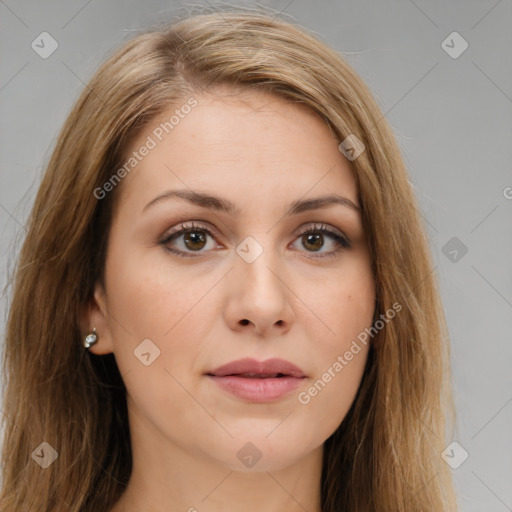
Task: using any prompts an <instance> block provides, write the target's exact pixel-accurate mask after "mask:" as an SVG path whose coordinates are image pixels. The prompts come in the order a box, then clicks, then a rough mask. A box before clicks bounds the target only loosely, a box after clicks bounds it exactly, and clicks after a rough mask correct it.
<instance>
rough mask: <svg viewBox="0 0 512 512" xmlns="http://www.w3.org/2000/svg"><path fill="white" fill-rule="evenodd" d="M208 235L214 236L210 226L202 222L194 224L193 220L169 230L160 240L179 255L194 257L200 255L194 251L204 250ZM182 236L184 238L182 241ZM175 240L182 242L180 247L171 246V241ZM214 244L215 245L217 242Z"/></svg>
mask: <svg viewBox="0 0 512 512" xmlns="http://www.w3.org/2000/svg"><path fill="white" fill-rule="evenodd" d="M180 228H181V229H180ZM208 237H211V238H212V239H213V237H214V235H213V234H212V232H211V230H210V229H209V228H208V227H206V226H204V225H202V224H194V223H193V222H190V223H188V224H185V223H181V224H180V225H179V227H176V228H173V229H172V230H171V231H170V232H168V233H167V234H166V235H165V237H164V239H163V240H161V241H160V244H161V245H163V246H164V247H165V248H166V249H167V250H168V251H170V252H172V253H174V254H177V255H178V256H183V257H192V258H193V257H196V256H199V254H197V255H196V254H193V253H194V252H196V253H200V252H204V251H203V249H204V248H205V247H206V246H207V242H208ZM180 238H183V239H182V240H181V241H180ZM175 241H180V242H181V243H179V244H178V245H179V246H180V247H179V248H178V249H175V248H171V247H170V244H171V242H175ZM213 245H214V246H215V244H213ZM210 248H212V247H210Z"/></svg>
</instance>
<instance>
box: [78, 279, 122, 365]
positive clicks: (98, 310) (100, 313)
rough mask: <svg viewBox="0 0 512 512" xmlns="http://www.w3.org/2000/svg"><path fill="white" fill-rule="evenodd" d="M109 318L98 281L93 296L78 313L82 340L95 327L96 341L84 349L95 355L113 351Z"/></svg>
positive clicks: (101, 287)
mask: <svg viewBox="0 0 512 512" xmlns="http://www.w3.org/2000/svg"><path fill="white" fill-rule="evenodd" d="M110 320H111V319H110V316H109V314H108V310H107V301H106V295H105V290H104V289H103V286H102V285H101V284H100V283H96V285H95V287H94V294H93V297H92V298H91V299H90V300H89V302H88V303H87V304H85V305H84V306H83V308H82V312H81V314H80V331H81V334H82V340H83V338H85V336H86V335H87V334H88V333H89V332H91V331H92V329H93V328H94V327H95V328H96V335H97V336H98V341H97V342H96V343H95V344H94V345H92V346H91V347H90V348H89V349H84V350H89V352H92V353H93V354H96V355H103V354H110V353H111V352H113V351H114V344H113V343H112V332H111V328H110V324H111V322H110Z"/></svg>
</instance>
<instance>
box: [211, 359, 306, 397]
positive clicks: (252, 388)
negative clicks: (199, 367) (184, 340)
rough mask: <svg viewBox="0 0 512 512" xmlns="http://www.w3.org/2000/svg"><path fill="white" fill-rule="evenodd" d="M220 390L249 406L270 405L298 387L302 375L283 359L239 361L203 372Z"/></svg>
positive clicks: (303, 377) (303, 376) (302, 379)
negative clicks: (245, 402)
mask: <svg viewBox="0 0 512 512" xmlns="http://www.w3.org/2000/svg"><path fill="white" fill-rule="evenodd" d="M206 376H207V377H209V378H210V379H212V380H213V381H214V382H216V383H217V384H218V385H219V386H220V387H221V388H222V389H223V390H224V391H227V392H228V393H230V394H231V395H235V396H236V397H237V398H241V399H242V400H245V401H249V402H253V403H266V402H274V401H277V400H279V399H281V398H284V397H285V396H286V395H289V394H290V393H291V392H292V391H293V390H294V389H296V388H297V387H298V386H300V385H301V384H302V382H303V381H304V379H305V378H306V375H305V374H304V372H303V371H302V370H301V369H300V368H299V367H298V366H296V365H294V364H293V363H291V362H289V361H285V360H284V359H267V360H266V361H256V360H255V359H239V360H238V361H232V362H231V363H228V364H226V365H223V366H220V367H219V368H216V369H215V370H212V371H210V372H208V373H206Z"/></svg>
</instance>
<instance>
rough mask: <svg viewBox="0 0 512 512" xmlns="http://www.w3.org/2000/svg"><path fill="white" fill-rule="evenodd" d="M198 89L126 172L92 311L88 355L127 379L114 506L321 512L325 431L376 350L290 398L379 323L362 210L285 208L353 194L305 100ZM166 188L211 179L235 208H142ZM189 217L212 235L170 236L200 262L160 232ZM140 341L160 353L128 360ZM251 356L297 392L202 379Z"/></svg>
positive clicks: (332, 142)
mask: <svg viewBox="0 0 512 512" xmlns="http://www.w3.org/2000/svg"><path fill="white" fill-rule="evenodd" d="M196 99H197V100H198V105H197V106H196V107H195V108H194V109H192V111H191V113H190V114H188V115H187V116H185V118H184V119H181V120H180V122H179V125H177V126H175V128H174V129H173V131H172V132H171V133H170V134H169V135H167V136H165V138H164V139H163V140H162V141H161V142H159V143H158V145H157V146H156V147H155V148H154V149H152V150H151V151H150V152H149V154H148V155H147V156H146V157H144V159H143V160H142V161H141V162H140V163H139V164H138V165H137V167H136V170H134V171H132V172H131V173H130V174H129V175H127V176H126V177H125V178H124V179H123V181H122V183H121V184H120V185H119V186H120V187H121V189H120V190H119V191H118V192H120V195H119V196H118V203H117V205H116V210H115V214H114V218H113V221H112V225H111V229H110V233H109V246H108V251H107V258H106V268H105V286H104V287H102V286H101V285H100V284H97V286H96V289H95V294H94V300H93V301H92V302H91V304H90V305H89V307H88V310H87V313H86V315H85V317H84V319H83V325H84V329H85V330H89V329H91V328H92V327H93V326H94V327H96V330H97V332H98V336H99V341H98V343H97V344H96V345H94V346H93V347H91V349H90V350H91V352H93V353H95V354H107V353H110V352H113V353H114V354H115V358H116V361H117V364H118V366H119V369H120V372H121V375H122V376H123V380H124V382H125V384H126V388H127V403H128V411H129V421H130V431H131V436H132V439H131V442H132V451H133V471H132V476H131V479H130V482H129V485H128V487H127V489H126V491H125V493H124V494H123V496H122V497H121V498H120V500H119V501H118V502H117V503H116V505H115V506H114V508H113V509H112V510H113V511H114V512H122V511H124V512H135V511H139V512H140V511H141V510H152V511H153V512H163V511H166V512H169V511H171V512H172V511H187V510H188V511H190V512H191V511H194V510H197V511H200V512H206V511H212V512H213V511H221V510H222V511H235V510H237V511H239V510H245V511H249V512H252V511H254V512H256V511H258V512H259V511H261V510H265V511H267V512H272V511H282V510H287V511H291V512H294V511H299V510H300V511H303V510H304V509H305V510H308V511H311V512H314V511H320V476H321V464H322V455H323V443H324V441H325V440H326V439H327V438H328V437H329V436H330V435H331V434H332V433H333V432H334V431H335V430H336V428H337V427H338V426H339V424H340V423H341V421H342V420H343V418H344V417H345V415H346V413H347V411H348V409H349V408H350V405H351V404H352V402H353V400H354V397H355V394H356V392H357V389H358V387H359V384H360V381H361V377H362V374H363V370H364V365H365V362H366V358H367V353H368V349H369V347H368V346H364V345H363V346H362V349H361V351H360V352H359V353H358V354H357V355H355V356H354V357H353V359H352V360H351V361H350V362H349V363H348V364H347V365H346V366H345V367H344V368H343V370H342V371H341V372H339V373H335V377H333V378H331V380H330V382H329V383H327V384H326V385H325V387H324V388H323V389H322V390H321V392H318V393H317V395H316V396H314V397H311V400H310V401H309V403H307V404H303V403H300V401H299V400H298V394H299V393H300V392H304V391H305V390H308V388H310V387H311V386H312V384H313V383H314V382H315V381H317V380H318V379H319V378H321V376H322V374H323V373H324V372H325V371H326V370H327V369H328V368H329V367H332V365H333V363H334V362H335V361H336V360H337V358H338V356H340V355H343V354H344V353H345V352H346V351H347V350H348V349H349V348H350V345H351V343H352V341H353V340H355V339H356V337H357V335H358V334H359V333H360V332H361V331H363V330H364V328H365V327H369V326H370V325H371V323H372V318H373V313H374V304H375V283H374V277H373V275H372V271H371V263H370V255H369V250H368V245H367V241H366V234H365V231H364V228H363V224H362V218H361V213H360V211H357V210H354V209H351V208H349V207H346V206H343V205H331V206H328V207H324V208H318V209H315V210H311V211H305V212H302V213H299V214H297V215H293V216H290V217H285V216H284V215H285V212H286V210H287V207H288V205H289V204H290V203H291V202H293V201H296V200H300V199H307V198H315V197H319V196H322V195H326V194H332V193H333V192H335V193H337V194H339V195H341V196H344V197H346V198H348V199H350V200H351V201H352V202H353V203H355V204H356V205H358V189H357V184H356V181H355V178H354V175H353V171H352V169H351V167H350V163H349V162H348V160H346V159H345V157H344V156H343V155H342V154H341V153H340V151H339V149H338V144H339V141H337V140H336V138H335V137H334V136H333V135H332V133H331V132H330V130H329V129H328V127H327V125H326V124H325V122H324V121H323V120H322V119H321V118H320V117H319V116H318V115H317V114H315V113H314V112H312V111H310V110H309V109H308V108H307V107H305V106H303V105H299V104H296V103H291V102H288V101H286V100H283V99H281V98H279V97H277V96H273V95H269V94H267V93H262V92H252V91H246V92H243V93H240V92H237V93H236V94H235V93H234V92H231V93H230V92H228V91H226V90H224V91H223V90H221V89H219V90H217V91H216V92H215V94H209V95H198V96H196ZM173 112H174V109H171V110H170V111H169V113H166V114H165V115H163V116H162V118H161V119H157V120H155V121H154V123H152V124H151V126H149V127H148V128H147V129H146V130H144V131H143V132H142V133H141V134H140V136H139V137H138V138H137V139H136V140H135V141H134V143H133V146H132V147H131V149H130V150H129V151H128V153H131V151H135V150H137V149H138V148H140V147H141V146H142V145H143V144H144V142H145V141H146V138H147V136H148V135H151V133H152V130H153V129H154V128H155V127H156V126H158V124H159V123H160V122H161V121H162V120H163V119H168V118H169V117H170V115H171V114H172V113H173ZM171 189H187V190H190V189H191V190H194V191H200V192H207V193H209V194H212V195H215V196H219V197H222V198H225V199H227V200H229V201H231V202H233V203H235V205H236V206H237V207H238V208H240V210H241V211H240V213H239V214H237V215H231V214H229V213H226V212H219V211H215V210H213V209H212V208H207V207H201V206H198V205H194V204H191V203H189V202H188V201H186V200H185V199H181V198H173V199H166V200H161V201H157V202H156V203H155V204H153V205H152V206H150V207H148V208H147V209H146V210H144V211H143V209H144V207H145V205H146V204H148V203H149V202H150V201H152V200H153V199H154V198H155V197H157V196H158V195H160V194H162V193H163V192H164V191H167V190H171ZM190 221H194V222H195V224H198V223H200V224H203V225H206V227H208V228H212V230H215V231H214V232H213V236H210V235H208V234H207V233H205V231H204V229H202V228H199V229H198V230H197V231H196V237H197V234H199V235H201V234H202V235H203V236H204V237H205V238H204V240H205V241H204V242H203V243H201V242H197V238H196V240H195V241H194V240H192V243H191V241H190V239H187V237H186V235H178V236H177V238H176V239H174V240H173V241H171V242H169V243H168V244H167V247H171V248H174V249H177V250H180V249H181V250H182V251H186V252H187V254H192V257H180V256H178V255H176V254H173V253H171V252H169V251H168V250H166V248H165V246H164V245H162V244H160V243H159V242H160V241H161V239H162V238H163V237H164V235H165V234H166V232H168V231H169V229H171V228H172V227H174V226H177V227H179V223H180V222H185V223H186V224H187V225H188V224H189V223H190ZM322 223H323V224H325V225H326V226H328V227H332V228H333V229H335V230H338V231H340V232H341V233H342V234H343V235H344V236H345V237H346V238H348V239H349V241H350V244H351V246H350V248H343V247H339V246H338V245H337V243H336V241H335V240H334V239H333V238H331V236H330V235H329V234H323V235H324V236H323V238H322V233H321V232H320V237H319V241H317V242H315V241H313V242H312V243H311V242H310V243H309V244H308V241H307V239H306V240H305V239H304V238H305V237H303V236H302V234H301V232H299V229H303V231H307V230H308V229H311V230H315V224H316V227H318V226H319V224H322ZM198 232H199V233H198ZM314 233H317V234H318V230H316V231H314ZM248 236H251V237H253V238H254V239H255V240H256V241H257V242H258V244H259V245H260V246H261V248H262V249H263V252H262V254H261V255H260V256H259V257H258V258H256V260H255V261H253V262H252V263H248V262H246V261H245V260H244V259H243V258H242V257H240V256H239V254H238V253H237V252H236V249H237V246H239V244H241V242H242V241H243V240H244V239H245V238H246V237H248ZM187 240H188V241H187ZM315 248H317V250H315ZM194 249H195V250H196V252H194ZM336 250H337V251H338V252H336ZM198 251H199V252H198ZM326 253H332V254H333V256H332V257H323V258H322V257H321V255H322V254H326ZM194 255H195V257H194ZM145 339H150V340H151V343H153V344H154V346H156V347H158V349H159V350H160V355H159V357H157V358H156V359H154V360H153V362H152V363H151V364H149V365H147V366H146V365H144V364H142V362H141V361H140V359H139V358H137V357H136V356H135V355H134V350H135V351H136V349H137V347H138V346H139V345H140V343H141V342H142V341H143V340H145ZM146 343H147V342H146ZM150 347H153V345H150ZM147 351H148V350H146V352H147ZM149 351H150V353H152V354H153V355H154V354H155V349H154V348H150V349H149ZM150 357H153V356H150ZM243 357H252V358H255V359H257V360H260V361H261V360H265V359H268V358H271V357H278V358H282V359H285V360H288V361H291V362H292V363H294V364H296V365H297V366H299V367H300V368H301V369H302V370H303V371H304V373H305V374H306V376H307V377H306V378H305V379H303V382H302V384H301V386H300V387H299V388H298V389H297V390H295V391H293V392H292V393H291V394H290V395H288V396H286V397H283V398H281V399H279V400H277V401H274V402H272V403H262V404H254V403H250V402H248V401H246V400H243V399H241V398H238V397H236V396H234V395H231V394H229V393H227V392H226V391H224V390H223V389H222V388H220V387H219V386H218V385H217V384H216V383H215V382H212V381H211V379H210V378H209V377H207V376H206V375H205V373H206V372H208V371H210V370H213V369H215V368H217V367H219V366H220V365H223V364H225V363H227V362H230V361H233V360H236V359H240V358H243ZM331 373H332V370H331ZM248 442H251V443H252V444H253V445H254V446H255V447H256V449H257V451H258V453H259V454H261V459H260V460H259V461H258V462H257V463H256V464H255V465H254V466H253V467H251V468H249V467H246V466H245V465H244V464H243V463H242V462H241V461H240V460H239V458H238V457H237V452H238V451H239V450H240V449H241V448H242V447H243V446H244V445H245V444H246V443H248ZM253 450H254V448H253Z"/></svg>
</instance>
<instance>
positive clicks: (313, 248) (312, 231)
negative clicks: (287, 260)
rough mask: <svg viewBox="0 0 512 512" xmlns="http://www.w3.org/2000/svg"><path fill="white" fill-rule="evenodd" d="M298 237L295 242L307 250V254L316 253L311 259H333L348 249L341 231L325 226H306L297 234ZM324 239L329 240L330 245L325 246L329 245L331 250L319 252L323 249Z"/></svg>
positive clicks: (348, 243)
mask: <svg viewBox="0 0 512 512" xmlns="http://www.w3.org/2000/svg"><path fill="white" fill-rule="evenodd" d="M299 237H300V238H299V239H298V240H297V241H298V242H300V243H301V244H302V246H303V247H305V248H306V249H308V251H307V252H313V253H318V255H314V256H312V257H313V258H325V257H333V256H336V255H337V254H338V253H339V252H340V251H342V250H343V249H349V248H350V242H349V240H348V238H346V237H345V236H344V235H343V234H342V233H341V231H339V230H337V229H336V228H332V227H331V226H327V225H325V224H320V225H318V224H316V225H314V226H307V227H306V228H305V229H303V230H302V231H301V232H300V233H299ZM326 238H327V239H330V244H327V246H329V245H330V246H331V247H333V249H331V250H327V251H322V252H320V251H321V249H323V248H324V247H325V239H326ZM308 257H311V256H308Z"/></svg>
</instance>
